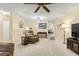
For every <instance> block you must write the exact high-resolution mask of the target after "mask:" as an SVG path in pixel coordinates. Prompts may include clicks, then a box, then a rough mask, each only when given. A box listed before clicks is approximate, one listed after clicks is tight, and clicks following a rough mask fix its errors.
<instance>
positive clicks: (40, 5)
mask: <svg viewBox="0 0 79 59" xmlns="http://www.w3.org/2000/svg"><path fill="white" fill-rule="evenodd" d="M48 4H50V3H38V7H37V8H36V10H35V11H34V12H35V13H36V12H37V11H38V10H39V9H40V8H41V7H42V8H43V9H44V10H45V11H46V12H50V10H49V9H48V8H47V6H46V5H48Z"/></svg>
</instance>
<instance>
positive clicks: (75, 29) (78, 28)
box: [72, 23, 79, 38]
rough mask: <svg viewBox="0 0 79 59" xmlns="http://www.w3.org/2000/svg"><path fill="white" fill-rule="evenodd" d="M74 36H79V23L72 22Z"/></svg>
mask: <svg viewBox="0 0 79 59" xmlns="http://www.w3.org/2000/svg"><path fill="white" fill-rule="evenodd" d="M72 37H77V38H79V23H76V24H72Z"/></svg>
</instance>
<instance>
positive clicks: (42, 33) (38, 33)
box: [37, 32, 47, 38]
mask: <svg viewBox="0 0 79 59" xmlns="http://www.w3.org/2000/svg"><path fill="white" fill-rule="evenodd" d="M37 35H38V36H39V38H47V32H37Z"/></svg>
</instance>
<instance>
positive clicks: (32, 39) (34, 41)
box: [29, 35, 39, 44]
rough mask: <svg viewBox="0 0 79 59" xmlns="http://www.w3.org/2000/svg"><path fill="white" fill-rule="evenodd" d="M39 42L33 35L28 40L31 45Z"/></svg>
mask: <svg viewBox="0 0 79 59" xmlns="http://www.w3.org/2000/svg"><path fill="white" fill-rule="evenodd" d="M38 41H39V37H38V36H37V35H33V36H31V39H30V42H29V43H30V44H33V43H36V42H38Z"/></svg>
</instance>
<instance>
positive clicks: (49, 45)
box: [14, 38, 77, 56]
mask: <svg viewBox="0 0 79 59" xmlns="http://www.w3.org/2000/svg"><path fill="white" fill-rule="evenodd" d="M14 55H15V56H77V54H76V53H74V52H73V51H71V50H69V49H67V48H66V44H63V42H61V41H59V40H50V39H44V38H43V39H40V41H39V42H37V43H35V44H29V45H25V46H24V45H21V44H20V43H19V44H17V45H16V46H15V52H14Z"/></svg>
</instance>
